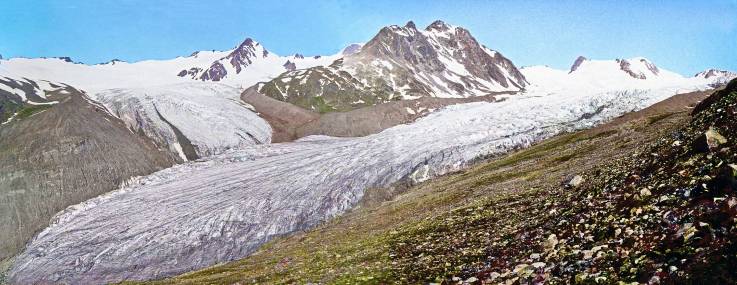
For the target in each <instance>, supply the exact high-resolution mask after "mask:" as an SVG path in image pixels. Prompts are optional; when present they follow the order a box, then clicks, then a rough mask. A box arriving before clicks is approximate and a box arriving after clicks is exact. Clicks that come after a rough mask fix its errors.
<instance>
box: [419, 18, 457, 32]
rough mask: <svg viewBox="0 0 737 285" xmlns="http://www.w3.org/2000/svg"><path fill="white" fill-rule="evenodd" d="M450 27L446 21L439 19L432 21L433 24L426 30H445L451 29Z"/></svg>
mask: <svg viewBox="0 0 737 285" xmlns="http://www.w3.org/2000/svg"><path fill="white" fill-rule="evenodd" d="M450 28H451V27H450V25H448V24H446V23H445V22H443V21H441V20H437V21H435V22H432V24H430V25H429V26H427V28H425V30H426V31H433V30H435V31H440V32H445V31H447V30H450Z"/></svg>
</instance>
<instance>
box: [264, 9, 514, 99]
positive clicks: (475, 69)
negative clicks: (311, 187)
mask: <svg viewBox="0 0 737 285" xmlns="http://www.w3.org/2000/svg"><path fill="white" fill-rule="evenodd" d="M347 50H348V52H347V54H345V53H344V54H345V57H344V58H342V59H340V60H337V61H335V62H334V63H333V64H331V65H330V66H319V67H314V68H310V69H306V70H296V71H293V72H288V73H284V74H282V75H280V76H279V77H277V78H275V79H274V80H272V81H269V82H265V83H260V84H259V85H258V90H259V92H261V93H262V94H265V95H266V96H269V97H272V98H274V99H277V100H281V101H285V102H289V103H292V104H295V105H297V106H300V107H303V108H305V109H309V110H313V111H317V112H320V113H326V112H332V111H348V110H352V109H356V108H361V107H365V106H371V105H375V104H379V103H384V102H388V101H391V100H402V99H416V98H419V97H456V98H463V97H472V96H483V95H488V94H491V93H493V92H498V91H519V90H522V89H523V88H524V87H525V86H526V85H528V82H527V80H526V79H525V78H524V76H523V75H522V73H520V72H519V70H517V68H516V67H515V66H514V64H513V63H512V62H511V61H510V60H508V59H507V58H505V57H504V56H502V55H501V54H500V53H498V52H496V51H493V50H490V49H488V48H486V47H485V46H482V45H481V44H479V43H478V42H477V41H476V39H474V38H473V36H471V34H470V32H468V30H466V29H463V28H461V27H454V26H451V25H447V24H445V23H443V22H441V21H436V22H434V23H432V24H431V25H429V26H428V27H427V28H426V29H424V30H418V29H417V28H416V26H415V24H414V23H413V22H409V23H407V25H405V26H403V27H400V26H389V27H385V28H383V29H381V31H379V33H378V34H377V35H376V36H375V37H374V38H373V39H371V40H370V41H369V42H367V43H366V44H365V45H363V46H362V47H360V49H359V48H358V47H357V46H350V47H349V48H347Z"/></svg>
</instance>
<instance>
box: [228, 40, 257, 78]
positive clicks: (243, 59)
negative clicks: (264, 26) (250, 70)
mask: <svg viewBox="0 0 737 285" xmlns="http://www.w3.org/2000/svg"><path fill="white" fill-rule="evenodd" d="M259 46H260V45H259V43H258V42H256V41H254V40H253V39H251V38H246V40H244V41H243V42H242V43H241V44H240V45H239V46H238V47H237V48H236V49H234V50H233V52H231V53H230V54H229V55H228V56H227V57H226V59H228V61H229V62H230V65H232V66H233V68H235V73H240V72H241V70H242V69H243V68H244V67H246V66H249V65H251V63H253V60H254V59H255V58H256V56H257V54H258V53H257V50H256V49H257V47H259ZM261 54H262V55H263V52H261Z"/></svg>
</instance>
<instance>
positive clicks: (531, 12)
mask: <svg viewBox="0 0 737 285" xmlns="http://www.w3.org/2000/svg"><path fill="white" fill-rule="evenodd" d="M613 2H615V1H514V2H512V1H409V0H404V1H386V0H371V1H353V2H352V1H340V0H336V1H329V0H325V1H263V0H261V1H228V0H225V1H202V0H198V1H190V0H177V1H164V0H160V1H147V0H127V1H126V0H123V1H112V0H86V1H83V0H79V1H72V0H70V1H54V0H48V1H42V0H37V1H29V0H25V1H24V0H3V1H2V3H0V15H2V16H0V54H2V55H3V56H4V57H6V58H7V57H18V56H25V57H39V56H70V57H72V58H73V59H74V60H78V61H83V62H86V63H98V62H104V61H107V60H110V59H112V58H120V59H123V60H127V61H137V60H142V59H165V58H172V57H176V56H179V55H188V54H190V53H191V52H193V51H196V50H211V49H218V50H225V49H229V48H232V47H233V46H235V45H237V44H238V43H240V42H241V41H242V40H243V39H244V38H246V37H252V38H254V39H256V40H257V41H259V42H261V43H262V44H263V45H264V46H265V47H266V48H267V49H269V50H270V51H273V52H276V53H278V54H281V55H288V54H293V53H296V52H299V53H302V54H305V55H316V54H332V53H335V52H337V51H338V50H340V49H341V48H342V47H343V46H345V45H346V44H348V43H352V42H365V41H368V40H369V39H370V38H371V37H372V36H373V35H374V34H375V33H376V32H377V31H378V30H379V29H380V28H381V27H383V26H386V25H390V24H401V25H403V24H404V23H406V22H407V21H408V20H413V21H414V22H415V23H416V24H417V26H418V27H420V26H422V27H424V26H426V25H428V24H429V23H431V22H432V21H433V20H436V19H442V20H444V21H446V22H448V23H451V24H454V25H457V26H463V27H466V28H467V29H469V30H470V31H471V33H472V34H473V35H474V36H475V37H476V38H477V39H478V40H479V41H480V42H481V43H483V44H485V45H486V46H488V47H490V48H492V49H495V50H498V51H500V52H502V53H503V54H504V55H505V56H507V57H509V58H510V59H512V61H514V63H515V64H516V65H518V66H526V65H537V64H547V65H550V66H552V67H556V68H568V67H569V66H570V65H571V63H572V62H573V60H574V59H575V58H576V57H577V56H578V55H584V56H587V57H589V58H595V59H612V58H618V57H623V58H626V57H634V56H645V57H647V58H650V59H651V60H652V61H654V62H655V63H656V64H657V65H659V66H660V67H662V68H666V69H670V70H673V71H676V72H679V73H682V74H686V75H691V74H693V73H696V72H697V71H700V70H703V69H705V68H709V67H717V68H723V69H731V70H737V0H716V1H616V2H617V3H613Z"/></svg>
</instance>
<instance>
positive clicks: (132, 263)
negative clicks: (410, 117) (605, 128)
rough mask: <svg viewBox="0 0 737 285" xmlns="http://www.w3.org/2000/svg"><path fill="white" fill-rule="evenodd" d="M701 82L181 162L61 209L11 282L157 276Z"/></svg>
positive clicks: (527, 102) (493, 108)
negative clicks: (373, 194) (372, 191)
mask: <svg viewBox="0 0 737 285" xmlns="http://www.w3.org/2000/svg"><path fill="white" fill-rule="evenodd" d="M703 87H704V86H693V85H682V86H673V87H668V88H658V89H642V90H627V91H605V92H593V93H592V92H590V91H588V90H580V89H571V90H566V91H564V92H548V91H544V90H541V91H534V90H530V91H528V92H527V93H526V94H522V95H515V96H510V97H509V98H508V99H507V100H505V101H502V102H496V103H471V104H464V105H455V106H450V107H447V108H445V109H443V110H441V111H439V112H436V113H433V114H430V115H429V116H428V117H425V118H423V119H420V120H418V121H417V122H415V123H413V124H409V125H400V126H397V127H394V128H390V129H387V130H385V131H383V132H381V133H378V134H375V135H370V136H366V137H360V138H349V139H337V138H328V137H308V138H306V139H303V140H302V141H300V142H295V143H283V144H272V145H258V146H253V147H247V148H243V149H239V150H234V151H231V152H227V153H225V154H222V155H216V156H213V157H210V158H208V159H205V160H204V161H201V162H196V163H190V164H185V165H179V166H176V167H174V168H170V169H167V170H163V171H161V172H158V173H155V174H153V175H151V176H148V177H145V178H143V179H141V180H140V181H138V183H134V184H133V185H131V186H129V187H126V188H124V189H122V190H120V191H116V192H114V193H111V194H110V195H106V196H104V197H100V198H97V199H93V200H90V201H88V202H86V203H83V204H80V205H77V206H74V207H71V208H69V209H68V210H67V211H65V212H63V213H62V214H61V215H59V216H57V217H56V219H55V221H54V223H53V224H52V225H51V226H50V227H49V228H47V229H46V230H44V231H43V232H41V233H39V235H38V236H37V237H36V238H35V239H34V240H33V241H32V242H30V243H29V244H28V246H27V248H26V250H25V251H24V252H23V253H22V254H21V255H19V256H18V257H17V259H16V261H15V264H14V266H13V268H12V270H11V272H10V276H9V277H10V281H11V282H16V283H35V282H61V283H106V282H117V281H120V280H123V279H151V278H160V277H164V276H170V275H173V274H177V273H181V272H185V271H189V270H193V269H197V268H202V267H205V266H209V265H212V264H215V263H219V262H224V261H229V260H233V259H237V258H240V257H243V256H245V255H247V254H249V253H251V252H253V251H254V250H255V249H256V248H257V247H258V246H259V245H261V244H263V243H264V242H266V241H268V240H270V239H272V238H274V237H277V236H280V235H283V234H287V233H290V232H293V231H297V230H301V229H306V228H309V227H312V226H315V225H316V224H318V223H320V222H322V221H325V220H327V219H329V218H331V217H334V216H336V215H339V214H341V213H343V212H345V211H346V210H348V209H350V208H351V207H353V206H354V205H356V204H357V203H358V201H359V200H360V199H361V198H362V196H363V193H364V190H365V189H367V188H370V187H386V186H389V185H391V184H393V183H396V182H398V181H402V180H405V181H409V182H411V183H416V182H420V181H423V180H426V179H428V178H430V177H433V176H437V175H441V174H443V173H448V172H449V171H454V170H458V169H461V168H463V167H465V166H467V165H468V164H469V163H471V162H473V161H474V160H475V159H477V158H478V157H481V156H485V155H490V154H498V153H501V152H505V151H507V150H510V149H513V148H518V147H523V146H527V145H529V144H531V143H533V142H536V141H539V140H541V139H544V138H547V137H550V136H552V135H555V134H557V133H560V132H563V131H568V130H574V129H580V128H587V127H590V126H592V125H595V124H597V123H600V122H603V121H606V120H608V119H611V118H613V117H616V116H619V115H621V114H623V113H625V112H629V111H633V110H637V109H640V108H643V107H646V106H649V105H651V104H653V103H655V102H658V101H660V100H663V99H665V98H667V97H670V96H672V95H674V94H675V93H676V92H681V91H688V90H693V89H699V88H703Z"/></svg>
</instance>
